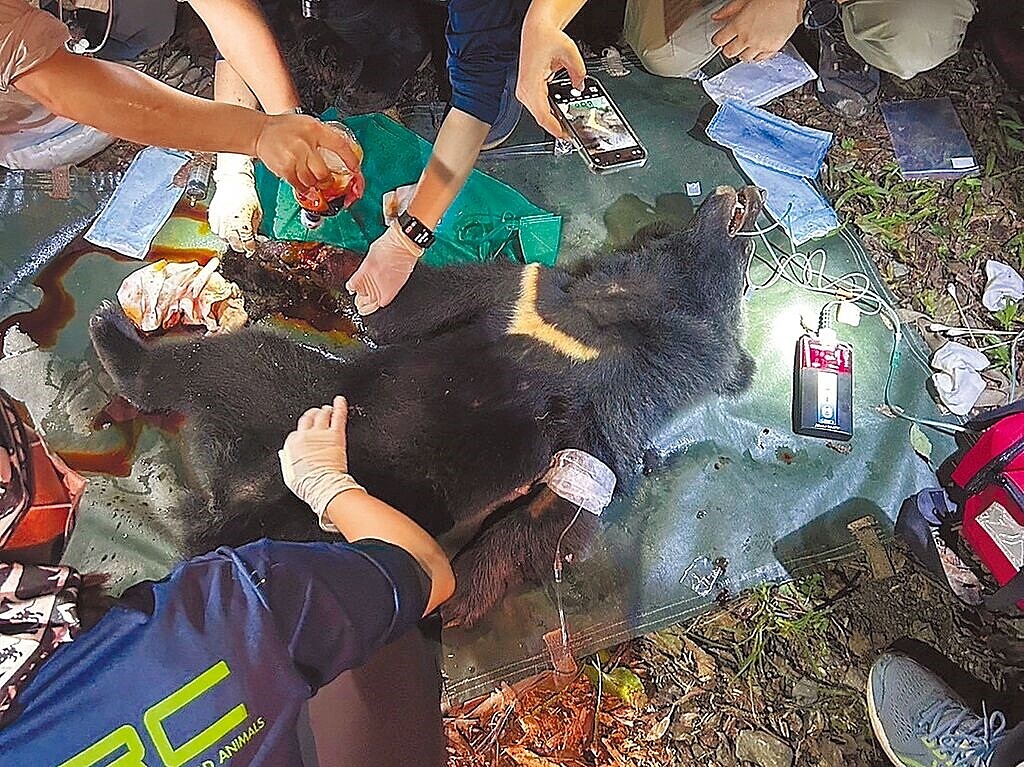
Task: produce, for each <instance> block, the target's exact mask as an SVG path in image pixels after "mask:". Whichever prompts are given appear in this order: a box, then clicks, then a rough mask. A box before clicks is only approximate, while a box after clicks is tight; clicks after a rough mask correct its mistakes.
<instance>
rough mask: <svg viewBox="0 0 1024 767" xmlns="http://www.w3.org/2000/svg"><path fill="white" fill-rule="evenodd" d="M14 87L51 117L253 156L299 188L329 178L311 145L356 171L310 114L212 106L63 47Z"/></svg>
mask: <svg viewBox="0 0 1024 767" xmlns="http://www.w3.org/2000/svg"><path fill="white" fill-rule="evenodd" d="M68 83H74V84H75V87H73V88H69V87H68V85H67V84H68ZM14 85H15V87H17V88H18V90H20V91H21V92H22V93H25V94H26V95H28V96H30V97H31V98H33V99H35V100H36V101H38V102H40V103H41V104H43V105H44V106H45V107H47V108H48V109H49V110H50V111H52V112H53V113H54V114H58V115H60V116H62V117H67V118H69V119H72V120H75V121H77V122H82V123H85V124H87V125H92V126H93V127H95V128H99V129H100V130H102V131H104V132H106V133H110V134H112V135H114V136H118V137H120V138H124V139H127V140H129V141H134V142H136V143H140V144H150V145H154V146H166V147H174V148H176V149H188V150H193V151H199V152H235V153H238V154H246V155H249V156H255V157H259V158H260V159H261V160H262V161H263V162H264V164H265V165H266V166H267V167H268V168H270V170H271V171H273V172H274V173H275V174H276V175H278V176H280V177H281V178H283V179H285V180H286V181H287V182H288V183H290V184H292V185H293V186H295V187H297V188H300V189H308V188H310V187H313V186H316V184H317V182H319V181H325V180H327V179H328V178H330V176H331V173H330V171H329V170H328V168H327V165H326V164H325V163H324V161H323V158H322V157H321V156H320V153H319V152H318V151H317V149H318V147H321V146H322V147H325V148H327V149H330V150H331V151H333V152H335V153H336V154H338V155H339V156H340V157H341V158H342V159H343V160H345V162H346V163H348V162H349V161H350V160H351V162H352V167H356V166H358V161H357V159H356V156H355V153H354V151H353V150H352V148H351V146H350V145H349V143H348V141H347V140H346V139H345V138H344V137H342V136H339V135H338V134H337V133H335V132H334V131H332V130H330V129H329V128H327V127H326V126H324V125H322V124H321V123H320V122H319V121H318V120H314V119H313V118H311V117H304V116H301V115H276V116H268V115H264V114H262V113H260V112H256V111H254V110H251V109H244V108H242V107H239V106H234V105H230V104H218V103H216V102H213V101H209V100H207V99H201V98H198V97H196V96H190V95H188V94H185V93H181V92H179V91H176V90H175V89H174V88H171V87H170V86H167V85H164V84H163V83H161V82H158V81H157V80H154V79H153V78H151V77H148V76H146V75H145V74H143V73H141V72H138V71H137V70H135V69H132V68H131V67H127V66H123V65H121V64H114V63H111V62H107V61H100V60H98V59H91V58H86V57H83V56H76V55H74V54H71V53H68V52H67V51H65V50H64V49H63V48H61V49H59V50H57V51H56V52H54V53H53V55H51V56H49V57H48V58H47V59H45V60H44V61H42V62H40V63H38V64H36V65H35V66H33V67H32V68H31V69H29V70H28V71H27V72H25V73H24V74H21V75H19V76H18V77H17V78H15V79H14Z"/></svg>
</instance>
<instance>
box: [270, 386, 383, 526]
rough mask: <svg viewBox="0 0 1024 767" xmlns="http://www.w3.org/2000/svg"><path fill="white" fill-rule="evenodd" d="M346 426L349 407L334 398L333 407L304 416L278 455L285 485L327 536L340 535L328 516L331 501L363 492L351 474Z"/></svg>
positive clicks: (319, 409) (316, 408)
mask: <svg viewBox="0 0 1024 767" xmlns="http://www.w3.org/2000/svg"><path fill="white" fill-rule="evenodd" d="M347 422H348V403H347V402H346V401H345V398H344V397H335V398H334V404H333V405H324V406H323V407H315V408H311V409H310V410H307V411H306V412H305V413H303V414H302V416H301V417H300V418H299V423H298V427H297V428H296V430H295V431H293V432H292V433H291V434H289V435H288V437H287V438H286V439H285V441H284V448H282V449H281V450H280V451H279V452H278V457H279V458H280V459H281V474H282V476H283V477H284V483H285V484H286V485H287V486H288V489H289V490H291V491H292V492H293V493H295V495H297V496H298V497H299V498H300V499H301V500H303V501H305V502H306V503H307V504H309V507H310V508H311V509H312V510H313V512H314V513H315V514H316V516H317V519H318V520H319V521H320V527H321V528H322V529H324V530H327V531H328V532H338V530H337V528H336V527H335V526H334V525H333V524H331V521H330V520H329V519H327V517H326V516H325V514H326V512H327V505H328V504H329V503H330V502H331V500H332V499H333V498H334V497H335V496H336V495H338V493H343V492H345V491H346V490H362V489H363V488H362V487H361V486H360V485H359V484H358V483H357V482H356V481H355V480H354V479H352V477H351V476H349V474H348V453H347V450H346V445H345V424H346V423H347Z"/></svg>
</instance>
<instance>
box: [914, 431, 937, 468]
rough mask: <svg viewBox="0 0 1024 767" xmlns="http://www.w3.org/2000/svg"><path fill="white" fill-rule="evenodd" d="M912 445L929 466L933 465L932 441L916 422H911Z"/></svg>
mask: <svg viewBox="0 0 1024 767" xmlns="http://www.w3.org/2000/svg"><path fill="white" fill-rule="evenodd" d="M910 446H911V447H912V448H914V452H915V453H917V454H918V455H919V456H921V457H922V458H923V459H924V462H925V463H927V464H928V465H929V466H931V465H932V441H931V440H930V439H928V435H926V434H925V433H924V432H923V431H921V427H920V426H918V425H917V424H916V423H912V424H910Z"/></svg>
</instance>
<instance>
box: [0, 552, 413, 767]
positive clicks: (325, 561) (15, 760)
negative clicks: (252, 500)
mask: <svg viewBox="0 0 1024 767" xmlns="http://www.w3.org/2000/svg"><path fill="white" fill-rule="evenodd" d="M428 591H429V585H428V584H427V582H426V579H425V576H424V575H423V571H422V570H421V569H420V568H419V565H418V564H416V562H415V560H414V559H413V558H412V557H411V556H410V555H409V554H407V553H406V552H405V551H403V550H401V549H399V548H397V547H395V546H392V545H390V544H385V543H380V542H377V541H364V542H360V543H357V544H345V543H282V542H276V541H267V540H262V541H258V542H256V543H251V544H248V545H246V546H242V547H241V548H238V549H228V548H222V549H218V550H217V551H216V552H214V553H212V554H207V555H206V556H203V557H199V558H197V559H193V560H190V561H188V562H186V563H184V564H182V565H180V566H179V567H178V568H176V569H175V570H174V572H172V573H171V574H170V575H169V576H167V578H165V579H164V580H162V581H159V582H157V583H150V582H147V583H142V584H139V585H137V586H134V587H133V588H131V589H129V590H128V591H126V592H125V594H124V596H123V597H122V601H123V603H124V606H121V605H119V606H116V607H114V608H113V609H112V610H111V611H110V612H109V613H107V614H106V615H105V616H104V617H103V618H102V619H101V620H100V621H99V622H98V623H97V624H96V625H95V626H94V627H93V628H92V629H90V630H88V631H86V632H83V633H82V634H81V635H80V636H79V637H78V638H77V639H76V640H75V641H74V642H72V643H71V644H69V645H67V646H65V647H63V648H60V649H58V650H57V651H56V652H55V653H54V654H53V655H52V656H51V657H50V658H49V659H48V660H47V661H45V662H44V663H43V665H42V666H41V667H40V669H39V672H38V673H37V674H36V676H35V677H34V678H33V679H32V680H31V681H30V682H29V684H28V685H27V686H26V687H25V689H24V690H22V691H21V692H19V694H18V696H17V698H16V699H15V706H16V707H18V708H19V709H20V710H19V711H18V713H17V716H16V718H14V719H13V721H11V722H10V723H9V724H8V725H7V726H6V727H4V728H2V729H0V765H4V766H5V767H6V765H12V767H13V766H14V765H17V767H91V766H92V765H97V767H99V766H100V765H102V766H103V767H106V766H107V765H112V764H115V763H116V765H117V767H142V766H143V765H145V767H162V766H163V767H219V766H220V765H229V767H247V766H249V765H265V766H266V767H293V765H301V764H302V760H301V757H300V754H299V743H298V738H297V734H296V720H297V717H298V715H299V711H300V709H301V707H302V704H303V703H304V701H305V700H306V699H307V698H309V697H310V696H312V695H313V693H314V692H316V690H317V688H318V687H320V686H322V685H324V684H326V683H327V682H329V681H331V680H332V679H333V678H334V677H336V676H337V675H338V674H340V673H341V672H342V671H345V670H346V669H349V668H352V667H354V666H358V665H360V664H361V663H362V662H364V661H366V660H367V659H368V658H369V656H370V655H371V654H372V653H373V652H374V650H376V649H377V648H379V647H381V646H382V645H384V644H386V643H387V642H388V641H389V640H391V639H392V638H394V637H396V636H397V635H399V634H401V633H402V632H403V631H405V630H406V629H408V628H409V627H411V626H412V625H413V624H415V623H416V622H417V620H418V619H419V618H420V616H421V615H422V613H423V610H424V608H425V606H426V601H427V594H428Z"/></svg>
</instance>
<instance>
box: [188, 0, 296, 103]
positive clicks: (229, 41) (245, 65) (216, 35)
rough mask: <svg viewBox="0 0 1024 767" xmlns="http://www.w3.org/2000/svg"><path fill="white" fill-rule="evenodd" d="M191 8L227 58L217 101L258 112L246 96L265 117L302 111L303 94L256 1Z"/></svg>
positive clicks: (218, 0) (220, 69) (200, 0)
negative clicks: (256, 103)
mask: <svg viewBox="0 0 1024 767" xmlns="http://www.w3.org/2000/svg"><path fill="white" fill-rule="evenodd" d="M189 4H190V5H191V6H192V7H193V8H195V10H196V13H198V14H199V16H200V18H202V20H203V22H204V23H205V24H206V26H207V28H208V29H209V30H210V35H211V36H212V37H213V41H214V43H215V44H216V45H217V50H219V51H220V52H221V54H222V55H223V56H224V58H225V59H226V61H218V62H217V68H216V72H215V76H216V80H215V83H214V94H215V98H216V99H217V101H224V102H226V103H241V104H242V105H243V106H248V107H254V106H255V104H254V103H252V101H251V98H247V97H246V91H248V92H251V94H253V95H255V97H256V99H258V101H259V103H260V105H261V106H262V107H263V111H264V112H266V113H267V114H283V113H285V112H290V111H293V110H294V109H295V108H296V107H298V106H299V94H298V91H296V90H295V83H294V82H293V80H292V76H291V74H290V73H289V72H288V67H287V66H286V64H285V62H284V58H283V57H282V56H281V50H280V49H279V48H278V46H277V41H276V40H275V39H274V35H273V33H272V32H271V31H270V27H269V26H267V21H266V19H265V18H264V16H263V13H262V12H261V11H260V9H259V7H258V6H257V5H256V4H255V3H254V2H253V1H252V0H189ZM243 89H244V90H243ZM240 99H245V101H244V102H243V101H241V100H240Z"/></svg>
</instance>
